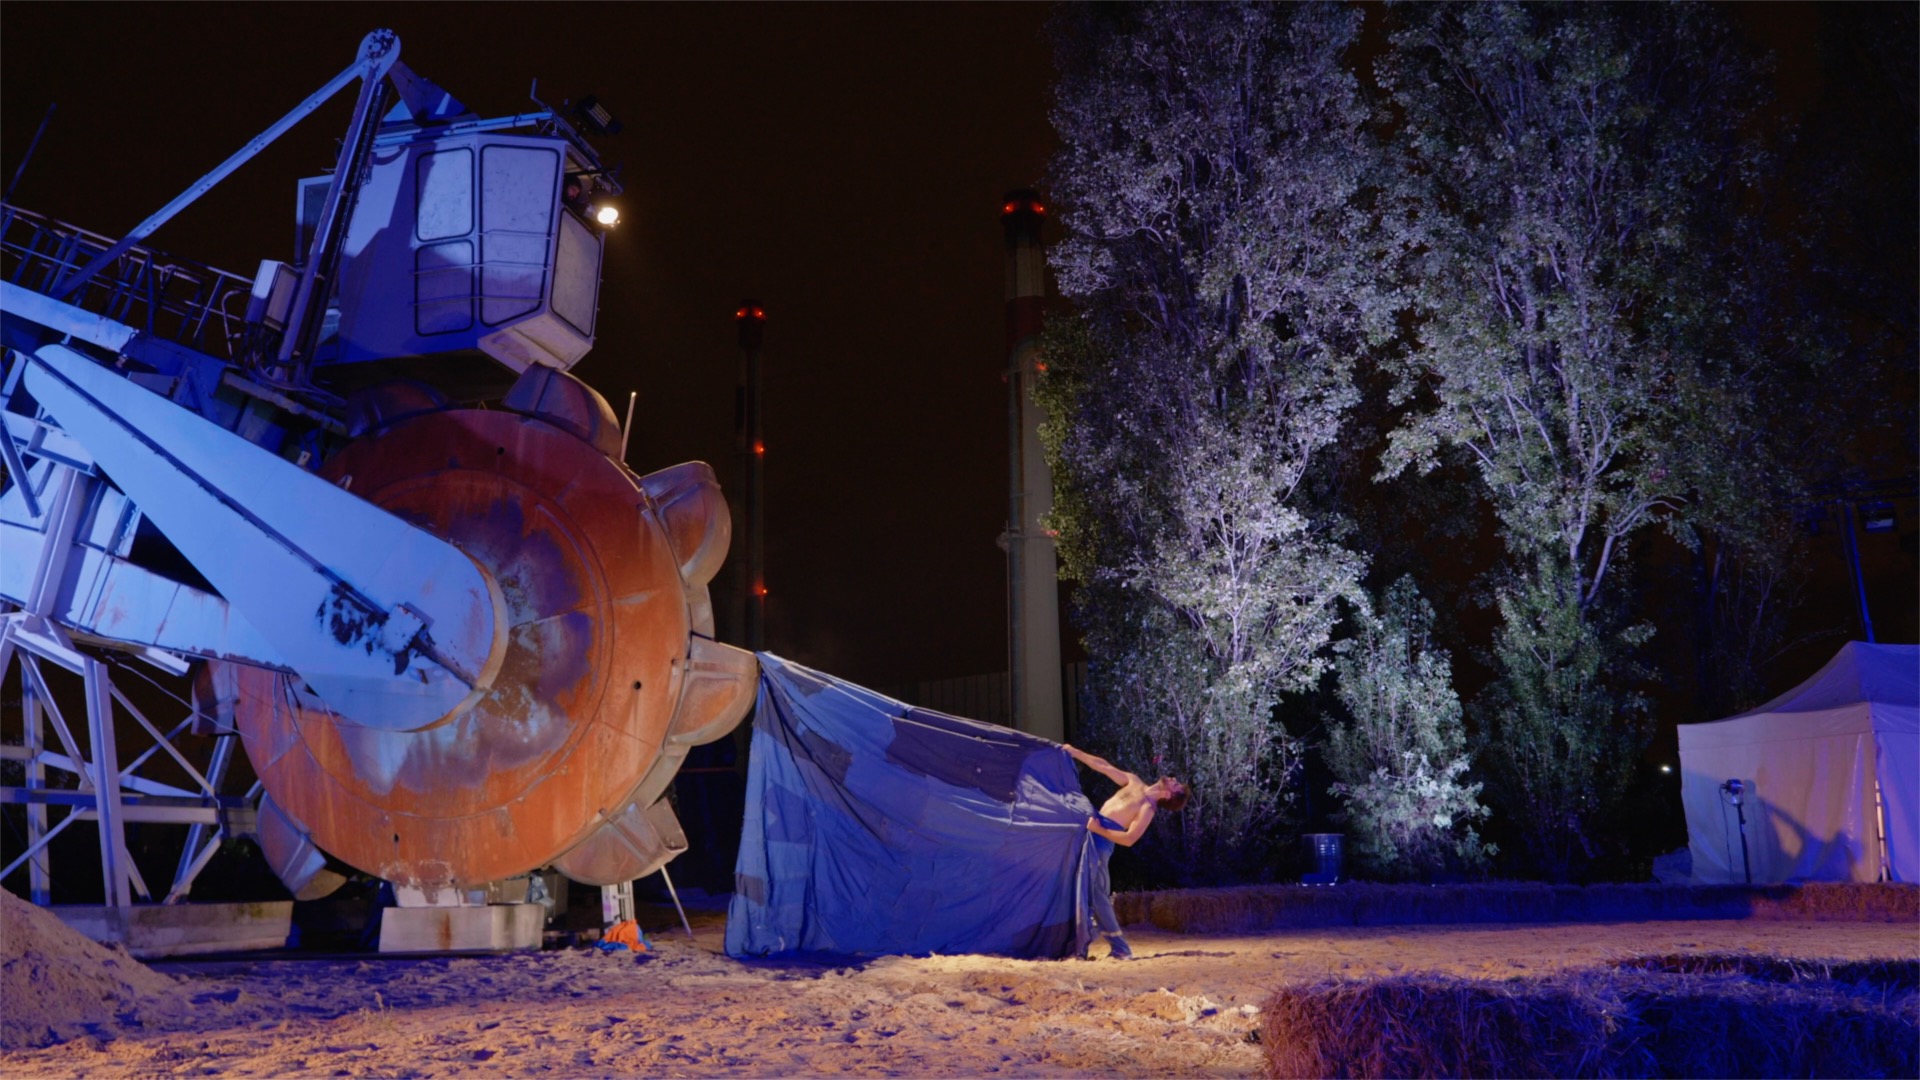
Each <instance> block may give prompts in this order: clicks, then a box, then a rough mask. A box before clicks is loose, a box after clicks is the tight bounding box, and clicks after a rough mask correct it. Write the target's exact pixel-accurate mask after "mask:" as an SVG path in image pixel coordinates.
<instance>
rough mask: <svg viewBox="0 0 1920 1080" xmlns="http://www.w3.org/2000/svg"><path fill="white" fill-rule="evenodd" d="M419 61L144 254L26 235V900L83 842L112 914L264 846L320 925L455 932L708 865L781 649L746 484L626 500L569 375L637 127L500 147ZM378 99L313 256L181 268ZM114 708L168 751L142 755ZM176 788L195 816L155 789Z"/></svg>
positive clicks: (10, 412)
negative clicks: (79, 836) (754, 546)
mask: <svg viewBox="0 0 1920 1080" xmlns="http://www.w3.org/2000/svg"><path fill="white" fill-rule="evenodd" d="M399 55H400V42H399V40H398V39H397V38H396V37H395V36H394V35H393V34H392V33H391V32H387V31H377V32H375V33H373V34H370V35H368V36H367V37H366V39H365V40H364V41H363V43H362V45H361V48H360V51H359V54H358V56H357V57H356V58H355V60H354V62H353V64H351V65H350V66H349V67H348V68H347V69H346V70H344V71H342V72H341V73H340V74H339V75H338V76H337V77H335V78H334V79H333V80H332V81H331V82H329V83H327V84H326V85H325V86H324V87H322V88H321V89H320V90H319V91H318V92H316V93H315V94H314V95H313V96H312V97H310V98H308V99H307V100H306V101H305V102H303V103H302V104H301V105H300V106H298V107H297V108H296V109H294V110H293V112H291V113H290V114H288V116H287V117H285V118H284V119H282V120H281V121H280V122H279V123H277V124H275V125H274V126H273V127H272V128H269V129H268V130H267V131H266V132H264V133H262V134H261V135H260V136H258V137H256V138H255V139H254V140H252V141H251V142H250V143H248V144H247V146H246V147H245V148H244V149H242V150H241V151H240V152H239V153H237V154H235V155H234V156H233V157H232V158H230V159H229V160H228V161H227V162H225V163H223V164H222V165H221V166H219V167H218V168H216V169H215V170H214V171H213V172H212V173H210V174H208V175H207V176H206V177H205V178H203V179H202V180H201V181H200V182H198V183H197V184H195V185H194V186H193V187H192V188H190V189H188V190H187V191H186V192H184V193H183V194H182V195H181V196H180V197H179V198H177V199H175V200H174V201H173V202H172V203H169V204H168V205H167V206H166V207H163V208H162V209H161V210H160V211H158V212H157V213H155V214H154V215H153V216H152V217H150V218H149V219H148V220H147V221H146V222H143V223H142V224H141V225H140V226H139V227H137V228H136V229H135V230H134V231H133V232H132V233H130V234H129V235H127V236H125V237H122V238H120V239H118V240H113V239H110V238H107V237H102V236H96V235H94V234H91V233H87V232H85V231H82V230H80V229H76V228H73V227H71V226H67V225H64V224H60V223H57V222H54V221H51V220H47V219H45V218H41V217H37V216H35V215H33V214H30V213H29V212H27V211H25V210H22V209H19V208H17V207H14V206H5V207H3V208H0V278H3V279H4V280H0V314H4V323H3V324H0V332H3V335H4V345H5V357H6V360H5V375H4V382H3V383H0V419H3V420H4V431H3V432H0V464H4V468H5V474H6V481H5V488H4V490H3V491H0V612H3V613H0V670H5V669H6V666H8V665H13V666H17V667H18V676H17V677H18V679H19V685H20V686H21V693H22V716H23V725H22V730H21V733H20V735H19V739H20V741H19V742H17V743H10V744H8V745H7V746H6V747H5V748H4V750H5V753H6V755H7V756H8V757H10V758H13V759H16V760H18V761H20V762H22V763H23V764H24V768H25V777H26V779H25V783H24V784H23V785H14V786H9V787H6V788H4V789H0V798H3V799H4V800H5V801H8V802H12V803H24V804H26V806H27V809H28V819H29V837H28V839H29V844H28V848H27V850H26V851H25V852H24V853H22V854H20V855H19V856H18V857H17V858H14V859H13V860H12V865H10V866H8V867H6V868H5V871H4V872H5V873H12V872H13V871H14V870H15V869H16V868H18V867H19V866H20V865H21V863H22V862H27V863H30V864H31V865H32V867H33V871H32V874H33V888H34V892H35V893H36V894H37V895H36V899H40V900H41V901H42V902H44V894H45V886H46V873H47V868H46V866H45V858H46V851H47V843H48V841H49V839H50V838H51V837H52V836H53V835H55V834H57V833H58V832H59V831H60V830H62V829H64V828H65V827H67V826H68V825H71V824H72V823H74V822H75V821H80V820H94V821H97V823H98V827H99V830H100V835H101V867H102V872H103V875H104V877H105V880H106V885H107V907H108V908H109V909H111V910H121V911H124V910H125V909H128V908H130V907H131V906H132V900H133V895H134V894H139V895H142V896H145V897H148V898H152V899H164V900H166V901H177V900H178V899H179V898H181V897H182V896H184V895H185V893H186V890H187V889H188V887H189V886H190V885H191V883H192V881H193V878H194V875H195V874H197V873H198V871H199V869H200V868H201V867H203V866H205V865H206V863H207V861H208V859H209V858H210V857H211V856H212V854H213V852H214V851H215V850H216V848H217V846H218V844H219V843H220V841H221V839H222V838H223V837H224V836H229V835H232V834H233V833H235V832H238V831H245V832H250V833H252V834H253V835H256V836H257V838H258V842H259V845H260V848H261V850H262V851H263V852H264V853H265V855H266V856H267V858H268V860H269V861H270V862H271V864H272V866H273V869H274V871H275V872H276V873H277V874H278V875H279V876H280V878H281V879H282V880H283V881H284V882H285V883H286V885H287V887H288V888H289V889H290V890H292V891H293V893H294V894H295V896H297V897H313V896H318V895H323V894H324V893H326V892H327V891H328V890H329V889H331V888H334V887H336V886H337V885H338V884H339V883H340V882H341V881H342V880H343V877H342V872H343V871H345V870H348V869H352V870H358V871H361V872H364V873H366V874H370V875H375V876H377V877H379V878H382V879H384V880H386V881H388V882H391V883H393V885H394V887H395V892H396V895H397V897H398V899H399V904H400V907H401V909H421V910H445V909H457V908H462V907H478V906H481V905H484V904H485V903H486V901H487V900H489V899H493V900H499V899H502V898H508V899H514V898H519V897H521V896H523V895H524V892H525V885H526V881H527V877H528V875H529V874H530V873H531V872H533V871H536V870H538V869H540V868H545V867H553V868H556V869H558V870H559V871H561V872H562V873H564V874H565V875H567V877H569V878H571V879H573V880H575V881H578V882H582V883H586V884H590V885H603V886H604V885H615V884H618V883H621V882H627V881H630V880H631V879H633V878H636V877H640V876H642V875H645V874H648V873H651V872H653V871H654V870H656V869H659V868H661V867H662V866H663V865H664V864H665V863H666V861H667V860H669V859H671V858H672V857H673V856H674V855H675V854H676V853H677V852H678V851H680V850H683V849H684V848H685V847H686V839H685V836H684V833H683V832H682V830H681V828H680V827H679V824H678V823H677V822H676V820H675V818H674V813H673V810H672V808H671V806H670V805H669V804H668V802H667V801H666V799H665V798H664V796H665V794H666V792H667V788H668V785H669V783H670V782H671V781H672V779H673V776H674V774H675V772H676V770H677V769H678V767H679V765H680V762H681V761H682V760H683V759H684V757H685V755H686V753H687V750H688V748H689V747H691V746H694V745H697V744H699V743H702V742H707V741H710V740H713V739H716V738H719V737H720V736H722V735H724V734H726V733H727V732H728V731H729V730H731V729H732V728H733V727H734V726H735V725H736V724H737V723H738V722H739V721H740V719H741V718H742V716H743V715H744V714H745V713H746V712H747V710H748V709H749V707H750V706H751V704H752V700H753V694H754V691H755V679H756V667H755V659H754V657H753V655H752V654H751V653H749V652H745V651H743V650H739V649H734V648H731V647H728V646H726V645H722V644H720V643H718V642H716V641H715V640H714V621H713V612H712V605H711V603H710V601H709V598H708V591H707V583H708V581H709V580H710V579H711V578H712V577H713V576H714V574H715V572H716V571H717V570H718V568H719V565H720V563H721V561H722V560H723V559H724V557H725V555H726V551H727V547H728V542H729V533H730V523H729V520H728V514H727V509H726V503H725V500H724V499H723V497H722V495H721V493H720V490H719V487H718V485H717V483H716V482H715V480H714V477H713V474H712V472H711V470H709V469H708V467H707V466H705V465H704V464H699V463H690V464H684V465H679V466H675V467H673V468H669V469H664V470H662V471H659V472H654V473H650V474H647V475H644V476H641V475H636V474H635V473H633V472H631V471H629V469H628V468H627V467H626V465H625V463H624V461H623V459H624V456H625V435H626V431H625V427H624V426H623V425H622V424H621V422H620V421H619V419H618V418H617V417H616V416H615V414H614V412H613V410H612V409H611V408H610V407H609V406H608V405H607V403H606V401H605V400H604V399H602V398H601V396H600V395H599V394H597V393H596V392H595V391H594V390H592V389H591V388H590V387H588V386H587V385H586V384H585V383H583V382H581V381H580V380H578V379H576V378H574V377H573V376H571V375H569V374H568V373H567V372H568V369H569V368H570V367H571V366H572V365H573V364H574V363H575V362H577V361H578V360H579V359H580V358H581V357H582V356H583V355H585V353H586V352H587V351H588V349H590V348H591V347H592V344H593V340H594V330H595V323H596V321H597V319H598V317H599V310H598V298H599V286H600V259H601V251H602V244H603V241H604V230H605V228H606V227H608V226H609V225H610V224H611V223H612V221H613V220H614V217H615V213H614V211H613V210H612V208H611V207H610V206H609V205H608V204H607V203H606V200H607V199H608V198H609V197H610V196H612V195H617V194H618V192H619V185H618V182H617V179H616V178H615V177H614V176H613V175H611V174H610V173H609V171H608V170H607V169H605V168H603V166H602V165H601V160H600V157H599V155H598V153H597V151H596V150H595V148H594V147H593V145H592V144H591V143H590V142H589V141H588V136H589V135H596V136H597V135H599V134H605V133H608V132H609V131H610V130H611V129H612V128H613V127H614V124H613V121H612V119H611V117H610V116H608V115H607V113H606V112H605V111H604V110H603V109H602V108H601V107H599V106H598V104H597V103H595V102H593V101H592V100H591V99H588V100H586V101H583V102H582V103H580V105H578V106H575V108H574V110H573V112H572V113H571V114H568V115H563V114H562V112H561V111H559V110H556V109H553V108H549V107H546V106H544V105H541V103H540V102H539V101H538V100H536V101H535V102H534V104H535V105H536V106H537V108H535V109H533V110H531V111H528V112H524V113H521V114H518V115H514V116H509V117H504V118H499V119H482V118H480V117H478V116H476V115H474V114H472V113H471V112H469V111H468V110H467V109H466V108H465V107H464V106H462V105H461V104H460V102H458V101H457V100H456V99H454V98H453V97H452V96H451V95H449V94H448V93H447V92H446V91H445V90H443V89H441V88H440V87H438V86H436V85H434V84H433V83H431V82H430V81H428V80H426V79H424V78H422V77H420V76H419V75H417V74H415V73H414V72H412V71H411V70H410V69H408V68H407V66H406V65H405V64H403V63H401V62H400V59H399ZM355 84H357V85H358V91H359V96H358V101H357V103H356V107H355V110H354V114H353V119H352V122H351V124H350V125H349V127H348V130H347V132H346V135H345V138H344V139H343V140H342V142H341V150H340V158H339V161H338V163H337V166H336V167H335V168H334V170H333V171H332V173H331V174H330V175H327V176H323V177H319V178H315V179H310V180H302V181H299V183H298V187H297V192H298V199H297V205H298V214H297V218H298V222H297V223H298V227H299V231H298V235H299V237H300V244H299V252H298V257H297V258H296V259H294V260H292V261H290V262H280V261H266V262H262V263H261V264H260V267H259V269H258V272H257V273H256V274H255V275H254V276H253V277H251V278H246V277H241V276H237V275H233V274H228V273H224V272H222V271H218V270H214V269H211V268H208V267H204V266H199V265H196V264H193V263H191V262H187V261H185V260H181V259H177V258H173V257H170V256H166V255H162V254H161V253H159V252H157V251H154V250H151V249H149V248H148V247H146V246H145V241H146V238H147V236H148V235H149V234H151V233H152V232H153V231H154V230H155V229H157V228H159V227H160V226H161V225H162V224H163V223H164V222H165V221H166V220H167V219H168V218H169V217H171V216H172V215H173V214H174V213H176V212H178V211H179V210H180V209H181V208H182V207H184V206H185V205H187V204H188V203H189V202H191V201H192V200H193V199H195V198H197V197H198V196H199V195H201V194H202V193H204V192H205V191H206V190H207V189H209V188H211V187H212V186H213V185H214V184H216V183H218V182H220V181H221V180H222V179H223V178H224V177H225V176H226V175H227V174H229V173H231V172H232V171H233V170H234V169H235V168H237V167H238V166H239V165H240V163H242V162H243V161H245V160H246V159H247V158H248V157H251V156H252V155H253V154H254V153H257V152H258V151H259V149H261V148H262V147H263V146H265V145H266V144H267V143H268V142H270V141H271V140H272V139H273V138H275V137H277V136H278V135H279V134H281V133H282V132H284V131H285V130H287V129H288V128H289V127H291V126H293V125H294V124H295V123H297V122H298V121H299V120H300V119H301V118H302V117H303V116H305V115H307V114H308V113H311V112H312V111H313V110H314V109H316V108H318V107H319V106H320V104H321V103H323V102H324V101H326V100H327V99H328V98H330V97H332V96H333V95H334V94H336V93H338V92H340V91H341V90H344V89H346V88H347V87H349V86H352V85H355ZM626 422H627V424H631V422H632V417H631V409H629V414H628V417H627V421H626ZM142 667H147V668H157V669H160V670H162V671H166V672H171V673H173V674H174V675H175V676H176V677H183V678H187V679H190V682H191V695H190V696H191V703H190V704H191V708H190V709H189V710H187V711H188V715H187V716H186V717H185V719H183V720H181V721H180V722H179V724H177V725H175V726H173V727H172V728H171V729H169V730H163V729H162V727H161V726H160V725H156V724H155V723H153V722H152V721H150V720H149V719H148V717H147V716H146V715H145V714H144V713H143V712H142V711H141V710H139V709H137V708H136V707H135V705H134V703H133V701H132V700H131V699H130V698H129V696H128V695H127V694H126V693H124V692H123V688H122V687H121V686H120V685H119V684H118V682H117V681H116V680H119V681H124V680H126V679H129V678H136V677H140V675H141V668H142ZM57 669H65V670H66V671H68V672H71V673H74V674H75V675H78V676H79V677H80V682H79V685H80V687H81V690H80V692H79V693H77V694H66V695H63V694H62V693H57V692H56V690H57V688H56V687H55V686H54V685H53V680H54V676H56V675H57ZM60 678H67V677H65V676H61V677H60ZM63 696H64V697H65V700H66V701H67V704H66V706H65V708H63V707H62V706H61V701H62V698H63ZM76 700H77V701H80V702H84V706H83V708H84V712H85V717H84V723H70V722H69V719H68V716H67V713H69V712H74V711H78V709H79V708H81V707H82V706H76V705H74V704H73V702H74V701H76ZM116 707H117V708H118V710H119V712H120V714H121V715H122V716H125V717H128V718H130V719H131V720H133V721H135V722H137V724H138V725H139V726H141V727H142V728H144V729H145V730H146V731H147V732H148V733H149V734H150V735H151V736H152V746H151V747H150V748H149V749H147V750H146V752H145V753H144V754H143V755H142V756H141V757H139V758H137V759H135V760H133V761H131V762H123V761H122V760H121V756H120V755H119V754H117V753H116V750H115V730H116V722H115V710H116ZM74 719H75V720H79V718H78V717H75V718H74ZM49 730H50V731H51V733H52V735H53V740H52V743H51V744H50V743H49V741H48V737H47V734H48V731H49ZM183 732H197V733H200V734H214V735H220V736H235V737H237V741H239V742H241V743H243V744H244V746H245V752H246V754H247V756H248V758H249V760H250V761H251V762H252V765H253V769H254V771H255V773H256V774H257V776H258V778H259V783H258V784H257V785H255V789H254V790H253V791H250V792H246V793H244V794H239V793H234V792H229V791H226V790H223V783H224V777H225V774H226V772H227V768H228V764H229V762H230V760H231V755H232V747H233V744H234V742H235V741H236V739H235V738H217V739H215V740H213V745H214V746H215V749H214V751H213V752H212V755H211V757H210V758H208V759H205V760H198V761H196V760H190V758H189V756H188V755H187V754H185V753H183V752H182V751H181V749H180V748H179V746H178V745H177V744H178V742H179V741H180V736H181V734H182V733H183ZM83 744H84V746H83ZM162 755H164V757H165V759H167V760H170V761H172V762H174V764H175V765H177V766H178V769H179V770H183V771H184V775H186V776H188V777H190V778H191V786H190V787H183V786H180V785H179V784H177V783H171V784H170V783H166V782H161V781H157V780H153V779H148V778H145V777H144V776H143V775H142V772H143V766H145V765H147V764H148V763H150V762H152V761H155V760H160V758H161V756H162ZM49 769H53V770H64V771H66V772H68V773H71V774H73V775H74V776H75V777H77V784H76V785H74V786H62V785H60V784H50V783H48V782H47V780H48V773H47V770H49ZM175 775H180V772H176V774H175ZM63 805H64V806H66V807H67V808H68V809H67V813H66V816H65V817H64V818H62V819H60V820H59V821H57V822H53V821H50V819H49V811H50V809H53V808H58V807H60V806H63ZM143 821H144V822H173V823H178V824H181V825H184V826H186V827H187V828H188V837H187V842H186V845H185V849H184V851H183V853H182V855H181V858H180V861H179V866H178V870H177V872H176V874H175V877H174V880H173V882H172V883H171V885H170V887H169V888H167V889H165V890H164V891H163V890H157V889H154V888H150V887H149V886H148V884H147V883H146V882H145V881H144V880H143V879H142V876H141V874H140V872H139V870H138V868H137V867H136V866H134V865H133V863H132V862H131V860H129V859H128V857H127V853H126V848H125V826H126V824H127V823H128V822H143ZM516 883H518V888H516ZM437 925H446V924H445V923H444V922H443V923H440V924H437ZM488 940H493V939H488ZM495 943H497V942H495Z"/></svg>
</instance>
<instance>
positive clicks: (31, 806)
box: [0, 435, 53, 907]
mask: <svg viewBox="0 0 1920 1080" xmlns="http://www.w3.org/2000/svg"><path fill="white" fill-rule="evenodd" d="M4 437H5V436H4V435H0V438H4ZM25 668H26V665H25V664H24V663H23V664H22V665H21V669H22V670H21V672H20V707H21V712H22V713H23V714H24V717H25V720H26V735H27V738H26V748H27V754H28V757H27V790H28V791H40V790H43V789H44V788H46V786H47V767H46V766H45V765H44V764H42V763H41V761H40V752H41V751H42V750H45V749H46V743H45V742H44V741H42V736H41V731H40V695H39V693H38V692H37V691H36V690H35V689H34V686H33V680H32V679H30V678H28V677H27V673H26V670H25ZM46 835H47V804H45V803H28V804H27V846H28V847H29V848H37V847H39V846H40V842H41V839H42V838H43V837H45V836H46ZM51 886H52V879H51V877H50V876H49V875H48V873H47V854H46V852H45V851H44V850H43V851H37V852H35V854H34V856H33V861H32V863H31V869H29V871H28V877H27V887H28V889H29V894H28V899H30V900H32V901H33V902H34V903H35V904H38V905H39V906H41V907H45V906H47V905H48V904H51V903H53V893H52V888H51Z"/></svg>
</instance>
